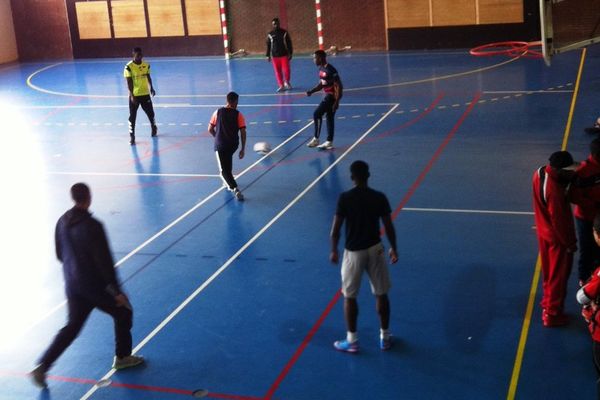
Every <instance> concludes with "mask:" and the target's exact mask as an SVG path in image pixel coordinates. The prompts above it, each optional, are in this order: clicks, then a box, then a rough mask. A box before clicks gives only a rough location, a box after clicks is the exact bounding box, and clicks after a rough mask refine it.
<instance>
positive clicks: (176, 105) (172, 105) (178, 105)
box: [16, 96, 396, 110]
mask: <svg viewBox="0 0 600 400" xmlns="http://www.w3.org/2000/svg"><path fill="white" fill-rule="evenodd" d="M157 97H160V96H157ZM395 104H396V103H343V104H341V105H340V107H367V106H384V107H391V106H393V105H395ZM152 106H153V107H154V108H221V107H223V104H189V103H154V102H153V103H152ZM250 107H273V108H275V107H316V105H315V104H312V103H310V104H279V103H278V104H238V108H250ZM16 108H20V109H27V110H29V109H40V110H46V109H55V108H56V109H62V108H66V109H71V108H73V109H76V108H83V109H86V108H129V105H127V104H98V105H90V104H86V105H76V104H75V105H57V106H17V107H16Z"/></svg>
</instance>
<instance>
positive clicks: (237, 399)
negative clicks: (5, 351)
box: [0, 370, 262, 400]
mask: <svg viewBox="0 0 600 400" xmlns="http://www.w3.org/2000/svg"><path fill="white" fill-rule="evenodd" d="M0 376H15V377H20V378H27V377H29V373H26V372H17V371H8V370H0ZM46 379H47V380H49V381H58V382H69V383H78V384H82V385H92V386H93V385H96V384H97V383H98V382H99V381H97V380H95V379H85V378H73V377H69V376H60V375H48V376H47V377H46ZM109 387H113V388H123V389H133V390H139V391H145V392H155V393H171V394H180V395H184V396H192V394H193V393H194V391H193V390H187V389H177V388H170V387H165V386H150V385H137V384H131V383H119V382H114V381H113V382H111V383H110V385H108V386H106V387H104V389H106V388H109ZM207 397H212V398H215V399H229V400H262V398H261V397H255V396H238V395H234V394H226V393H213V392H208V394H207Z"/></svg>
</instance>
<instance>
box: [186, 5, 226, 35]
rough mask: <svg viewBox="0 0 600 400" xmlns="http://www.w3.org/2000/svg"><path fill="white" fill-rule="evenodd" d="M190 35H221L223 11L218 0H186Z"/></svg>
mask: <svg viewBox="0 0 600 400" xmlns="http://www.w3.org/2000/svg"><path fill="white" fill-rule="evenodd" d="M185 12H186V14H187V26H188V34H189V35H220V34H221V13H220V10H219V2H218V1H216V0H185Z"/></svg>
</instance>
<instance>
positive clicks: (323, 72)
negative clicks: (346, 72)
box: [319, 64, 341, 94]
mask: <svg viewBox="0 0 600 400" xmlns="http://www.w3.org/2000/svg"><path fill="white" fill-rule="evenodd" d="M335 81H338V82H339V83H340V84H341V80H340V76H339V75H338V72H337V69H335V68H334V67H333V65H331V64H327V65H325V66H320V67H319V82H320V83H321V85H323V91H324V92H325V93H326V94H333V83H334V82H335Z"/></svg>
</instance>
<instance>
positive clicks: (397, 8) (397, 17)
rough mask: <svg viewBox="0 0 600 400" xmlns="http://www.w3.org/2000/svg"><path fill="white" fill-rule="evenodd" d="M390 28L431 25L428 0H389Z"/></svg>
mask: <svg viewBox="0 0 600 400" xmlns="http://www.w3.org/2000/svg"><path fill="white" fill-rule="evenodd" d="M387 16H388V28H413V27H420V26H429V25H430V19H429V1H428V0H387Z"/></svg>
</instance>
